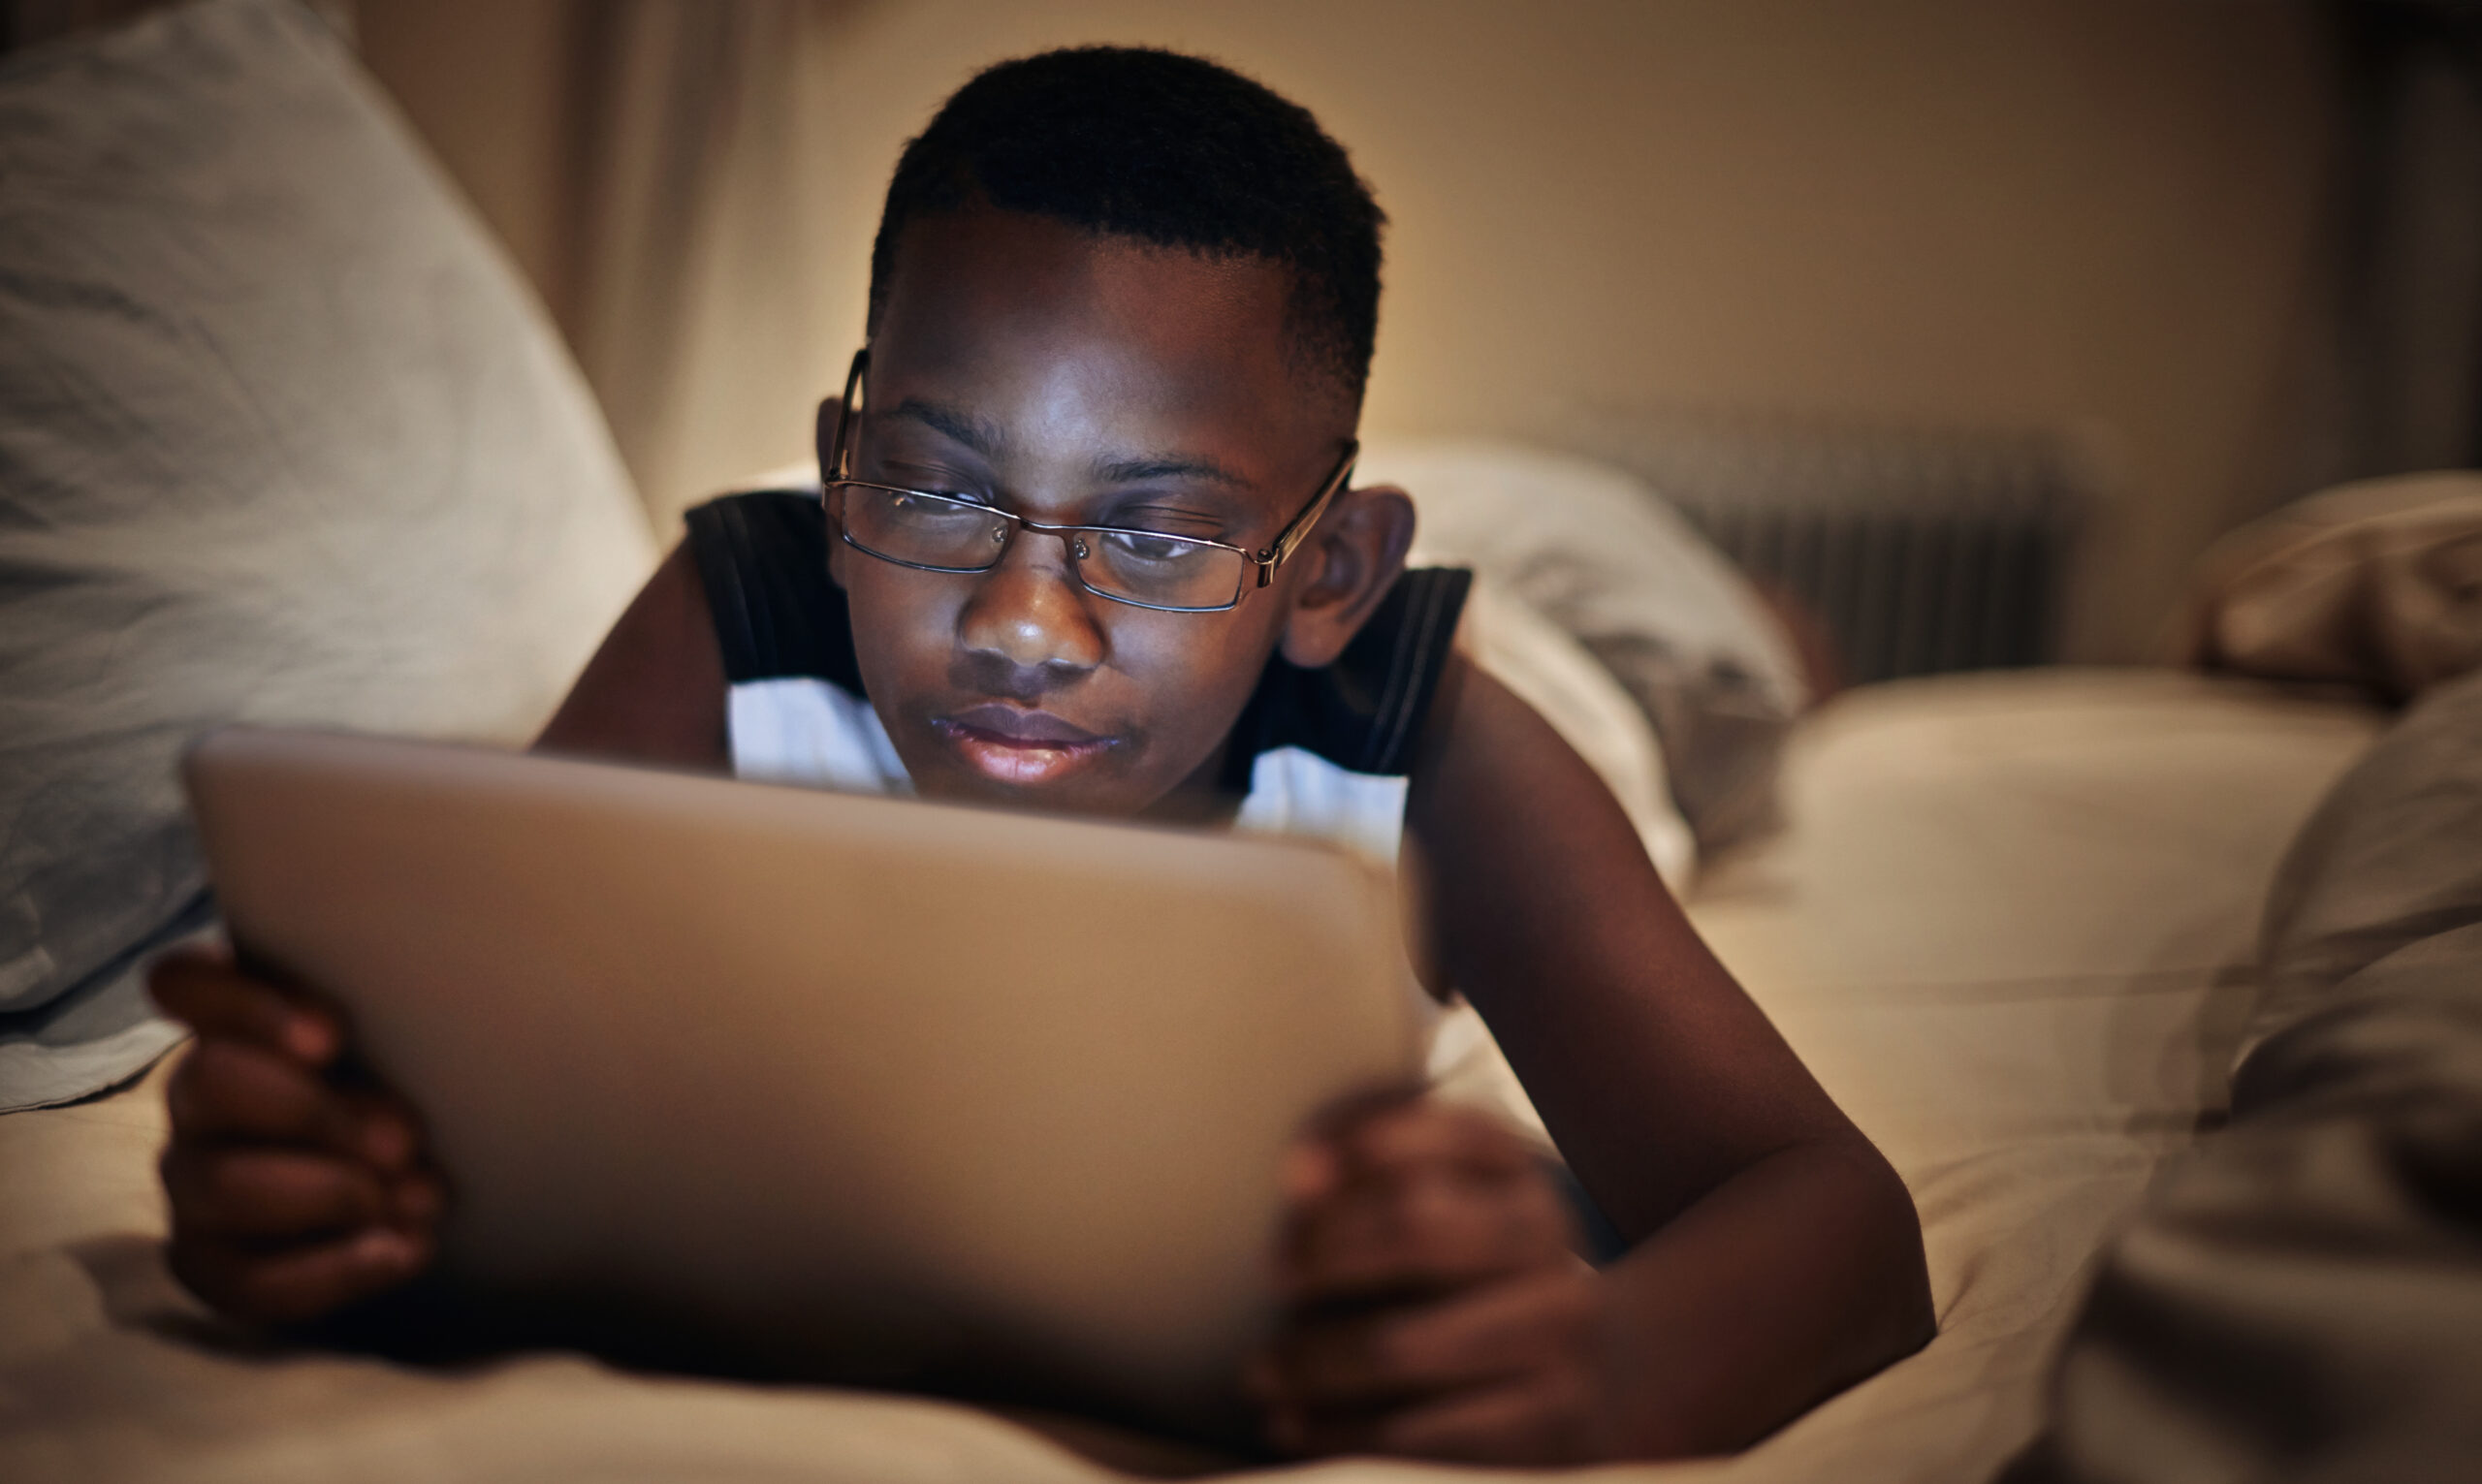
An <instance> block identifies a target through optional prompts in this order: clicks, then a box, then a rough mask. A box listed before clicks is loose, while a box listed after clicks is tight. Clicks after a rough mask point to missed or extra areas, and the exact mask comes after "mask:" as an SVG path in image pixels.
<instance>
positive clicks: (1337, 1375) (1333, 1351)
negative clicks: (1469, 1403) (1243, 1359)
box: [1269, 1270, 1596, 1411]
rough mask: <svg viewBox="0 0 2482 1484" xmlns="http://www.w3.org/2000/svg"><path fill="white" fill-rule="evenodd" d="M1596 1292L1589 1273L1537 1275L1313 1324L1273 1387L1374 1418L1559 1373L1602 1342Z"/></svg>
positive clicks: (1315, 1406) (1285, 1346)
mask: <svg viewBox="0 0 2482 1484" xmlns="http://www.w3.org/2000/svg"><path fill="white" fill-rule="evenodd" d="M1592 1285H1593V1279H1591V1278H1590V1277H1588V1276H1587V1275H1586V1274H1585V1273H1584V1272H1583V1271H1582V1270H1579V1271H1576V1272H1573V1273H1553V1274H1544V1275H1535V1276H1529V1277H1525V1278H1519V1279H1510V1280H1508V1281H1505V1282H1501V1283H1495V1284H1489V1285H1486V1286H1482V1287H1478V1288H1474V1289H1470V1290H1467V1291H1466V1292H1464V1293H1460V1294H1457V1295H1455V1296H1453V1297H1451V1298H1448V1299H1444V1300H1441V1301H1440V1302H1438V1303H1434V1304H1426V1305H1417V1306H1411V1307H1407V1308H1403V1309H1395V1310H1382V1311H1380V1312H1376V1313H1370V1314H1363V1315H1358V1316H1352V1317H1346V1318H1338V1319H1331V1320H1325V1321H1321V1322H1316V1323H1312V1324H1309V1325H1305V1326H1303V1327H1301V1328H1300V1329H1298V1330H1295V1331H1294V1332H1293V1333H1291V1334H1289V1335H1288V1336H1287V1337H1286V1338H1285V1339H1284V1340H1283V1341H1282V1342H1280V1343H1279V1345H1278V1346H1277V1349H1276V1352H1275V1355H1274V1360H1273V1366H1272V1368H1271V1373H1270V1375H1269V1380H1270V1382H1271V1383H1272V1387H1273V1390H1274V1391H1275V1392H1276V1393H1277V1394H1279V1395H1281V1396H1282V1397H1283V1398H1284V1399H1285V1400H1287V1401H1289V1402H1290V1403H1292V1404H1294V1405H1298V1406H1301V1407H1304V1408H1306V1409H1309V1410H1312V1411H1331V1410H1336V1409H1340V1408H1341V1409H1354V1410H1368V1409H1369V1408H1370V1407H1372V1406H1373V1405H1379V1404H1383V1403H1390V1402H1404V1401H1409V1400H1412V1399H1415V1398H1418V1397H1424V1396H1432V1395H1437V1394H1439V1393H1443V1392H1448V1391H1456V1390H1466V1389H1471V1388H1473V1387H1476V1386H1480V1385H1483V1384H1486V1383H1493V1382H1499V1381H1504V1380H1507V1379H1509V1378H1510V1377H1511V1376H1517V1375H1522V1374H1525V1373H1530V1372H1534V1371H1542V1370H1548V1369H1556V1368H1558V1367H1560V1366H1562V1365H1563V1364H1565V1363H1568V1362H1571V1361H1574V1360H1576V1359H1577V1358H1579V1357H1580V1356H1582V1355H1583V1354H1584V1353H1585V1351H1586V1350H1587V1348H1588V1347H1589V1346H1590V1345H1591V1344H1592V1342H1593V1340H1594V1324H1595V1317H1596V1310H1595V1293H1594V1290H1593V1286H1592Z"/></svg>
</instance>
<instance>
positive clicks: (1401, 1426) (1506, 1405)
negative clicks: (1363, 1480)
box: [1357, 1373, 1604, 1467]
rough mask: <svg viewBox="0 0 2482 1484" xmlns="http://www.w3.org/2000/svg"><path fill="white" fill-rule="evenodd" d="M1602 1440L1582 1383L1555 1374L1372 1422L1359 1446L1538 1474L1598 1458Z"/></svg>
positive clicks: (1594, 1408) (1412, 1408)
mask: <svg viewBox="0 0 2482 1484" xmlns="http://www.w3.org/2000/svg"><path fill="white" fill-rule="evenodd" d="M1602 1432H1603V1428H1602V1418H1601V1414H1600V1412H1599V1410H1598V1408H1597V1405H1596V1398H1595V1395H1594V1392H1593V1390H1592V1388H1591V1386H1590V1385H1589V1384H1588V1383H1587V1382H1586V1379H1585V1378H1584V1377H1583V1376H1582V1375H1579V1374H1575V1373H1549V1374H1539V1375H1534V1376H1529V1377H1527V1378H1526V1379H1525V1380H1523V1381H1521V1382H1518V1383H1516V1384H1514V1385H1509V1386H1496V1387H1487V1388H1483V1389H1480V1390H1476V1391H1470V1392H1460V1393H1456V1394H1453V1395H1450V1396H1447V1397H1442V1398H1440V1399H1439V1400H1438V1401H1436V1402H1432V1403H1429V1404H1426V1405H1419V1406H1409V1407H1406V1408H1403V1409H1402V1410H1399V1411H1393V1412H1389V1413H1386V1414H1384V1415H1383V1416H1380V1417H1377V1418H1374V1419H1372V1420H1371V1422H1370V1423H1369V1424H1368V1425H1367V1428H1366V1432H1365V1437H1363V1438H1362V1439H1361V1441H1360V1442H1359V1443H1358V1444H1357V1446H1360V1447H1363V1448H1367V1449H1368V1450H1369V1451H1372V1452H1377V1453H1390V1454H1395V1455H1398V1456H1400V1457H1406V1458H1426V1459H1434V1460H1437V1461H1439V1462H1442V1463H1462V1464H1500V1465H1510V1466H1516V1465H1533V1466H1536V1467H1541V1466H1543V1465H1550V1464H1574V1463H1584V1462H1587V1461H1589V1460H1592V1459H1595V1458H1599V1457H1602V1456H1604V1449H1603V1447H1602V1445H1601V1443H1600V1440H1599V1439H1600V1437H1601V1435H1602Z"/></svg>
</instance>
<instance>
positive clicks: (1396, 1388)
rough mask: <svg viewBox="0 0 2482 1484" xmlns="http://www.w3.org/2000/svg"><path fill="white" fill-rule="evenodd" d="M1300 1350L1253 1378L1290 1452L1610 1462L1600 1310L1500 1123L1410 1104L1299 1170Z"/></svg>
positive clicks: (1341, 1139)
mask: <svg viewBox="0 0 2482 1484" xmlns="http://www.w3.org/2000/svg"><path fill="white" fill-rule="evenodd" d="M1287 1184H1288V1190H1287V1194H1288V1195H1289V1198H1290V1200H1291V1204H1292V1215H1291V1219H1290V1222H1289V1229H1288V1231H1287V1233H1286V1236H1285V1241H1284V1245H1283V1247H1282V1249H1281V1254H1280V1257H1279V1260H1278V1275H1279V1277H1278V1280H1279V1285H1280V1288H1281V1290H1282V1292H1283V1294H1284V1296H1285V1299H1286V1301H1287V1303H1288V1307H1289V1314H1288V1318H1287V1322H1286V1326H1285V1329H1284V1332H1283V1333H1282V1335H1281V1336H1279V1338H1278V1340H1277V1342H1276V1343H1275V1345H1274V1347H1273V1348H1272V1350H1271V1351H1270V1352H1269V1353H1268V1354H1267V1355H1266V1356H1265V1357H1263V1358H1262V1359H1261V1361H1260V1362H1259V1363H1258V1364H1257V1365H1256V1366H1254V1367H1253V1368H1252V1375H1251V1382H1252V1387H1253V1390H1254V1391H1256V1392H1257V1396H1258V1399H1259V1401H1260V1402H1261V1403H1262V1404H1263V1405H1264V1406H1265V1408H1266V1414H1267V1429H1268V1434H1269V1437H1271V1438H1272V1440H1273V1441H1274V1442H1275V1443H1276V1444H1277V1445H1278V1446H1279V1447H1282V1448H1285V1449H1287V1450H1289V1451H1292V1452H1296V1453H1339V1452H1375V1453H1397V1454H1411V1455H1415V1456H1419V1457H1425V1458H1437V1459H1452V1460H1464V1461H1471V1462H1481V1463H1499V1464H1550V1463H1568V1462H1577V1461H1581V1460H1586V1459H1592V1458H1600V1457H1605V1456H1607V1455H1608V1454H1609V1452H1610V1451H1611V1449H1610V1444H1609V1440H1608V1437H1607V1421H1606V1419H1607V1416H1608V1408H1607V1404H1606V1402H1605V1392H1606V1385H1605V1380H1604V1375H1605V1370H1606V1367H1605V1360H1604V1352H1603V1344H1602V1332H1603V1325H1602V1315H1601V1310H1602V1292H1601V1287H1600V1280H1599V1279H1597V1278H1596V1276H1595V1274H1594V1272H1593V1270H1592V1269H1590V1268H1588V1267H1587V1266H1586V1265H1585V1264H1584V1263H1583V1262H1582V1261H1580V1260H1579V1259H1578V1258H1577V1257H1576V1256H1575V1253H1574V1252H1573V1251H1572V1249H1571V1235H1572V1230H1571V1229H1572V1217H1571V1215H1570V1213H1569V1210H1568V1207H1567V1205H1566V1204H1565V1203H1564V1202H1563V1201H1562V1200H1561V1198H1560V1196H1559V1193H1558V1192H1557V1191H1555V1190H1554V1189H1553V1188H1552V1186H1551V1184H1550V1181H1549V1180H1548V1179H1547V1178H1546V1177H1545V1175H1544V1173H1543V1170H1542V1169H1541V1167H1540V1166H1539V1165H1538V1164H1537V1163H1536V1160H1535V1156H1534V1155H1533V1154H1532V1153H1531V1152H1529V1151H1528V1150H1527V1149H1526V1147H1525V1146H1524V1145H1523V1144H1521V1143H1519V1142H1518V1140H1517V1139H1516V1137H1515V1136H1514V1135H1513V1134H1511V1133H1510V1132H1509V1131H1508V1130H1507V1129H1506V1128H1504V1127H1502V1126H1501V1125H1500V1124H1498V1123H1497V1122H1495V1121H1492V1120H1490V1119H1488V1118H1486V1117H1484V1116H1482V1115H1480V1114H1479V1113H1474V1112H1470V1111H1466V1110H1462V1109H1456V1108H1450V1107H1448V1106H1445V1105H1442V1104H1439V1103H1434V1102H1429V1101H1413V1102H1400V1103H1392V1104H1388V1105H1385V1106H1383V1107H1379V1108H1377V1109H1373V1110H1368V1111H1364V1112H1362V1113H1360V1114H1359V1115H1357V1116H1355V1117H1354V1118H1352V1120H1350V1121H1347V1122H1346V1123H1345V1124H1344V1125H1343V1126H1341V1127H1339V1128H1336V1129H1333V1130H1329V1131H1326V1132H1323V1133H1321V1134H1319V1135H1317V1136H1314V1137H1313V1138H1310V1139H1308V1140H1305V1141H1304V1142H1303V1143H1302V1144H1301V1145H1299V1146H1297V1147H1296V1148H1295V1150H1294V1151H1293V1154H1292V1157H1291V1162H1290V1165H1289V1169H1288V1171H1287Z"/></svg>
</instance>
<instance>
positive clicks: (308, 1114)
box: [165, 1038, 421, 1170]
mask: <svg viewBox="0 0 2482 1484" xmlns="http://www.w3.org/2000/svg"><path fill="white" fill-rule="evenodd" d="M165 1106H166V1109H167V1110H168V1112H169V1113H170V1114H171V1116H172V1122H173V1132H174V1137H175V1139H177V1140H179V1141H181V1142H183V1143H207V1142H219V1141H228V1140H264V1141H267V1142H270V1143H277V1144H300V1145H311V1146H315V1147H317V1148H320V1149H327V1150H333V1151H334V1152H337V1153H339V1154H343V1155H346V1156H348V1157H350V1158H355V1159H361V1160H365V1161H367V1162H368V1163H370V1164H372V1165H375V1166H377V1167H378V1168H380V1169H381V1170H401V1169H405V1168H407V1167H409V1166H410V1165H411V1164H412V1162H413V1159H414V1155H415V1153H416V1152H417V1150H418V1147H419V1145H420V1143H421V1140H420V1137H419V1135H418V1134H417V1132H416V1130H415V1123H414V1117H413V1111H412V1110H411V1109H409V1108H407V1107H406V1106H405V1105H404V1103H403V1102H402V1100H400V1099H398V1098H397V1097H395V1096H393V1095H392V1094H389V1093H387V1092H383V1091H376V1090H370V1089H354V1090H350V1091H349V1090H346V1089H339V1088H336V1087H334V1086H333V1085H332V1084H330V1083H329V1082H327V1081H326V1080H325V1079H323V1078H321V1077H319V1076H318V1075H316V1074H315V1073H312V1072H310V1071H308V1070H305V1069H304V1068H303V1067H302V1064H301V1063H300V1062H297V1061H293V1060H291V1059H289V1058H284V1057H281V1056H278V1055H276V1054H275V1053H273V1052H270V1051H268V1050H266V1049H265V1048H263V1047H260V1046H257V1045H254V1044H251V1043H247V1042H240V1041H229V1040H224V1039H220V1038H217V1039H210V1040H205V1041H201V1042H200V1043H199V1044H198V1046H197V1047H196V1048H195V1049H194V1050H192V1051H191V1053H190V1054H189V1055H188V1056H187V1057H186V1058H182V1061H181V1064H180V1065H179V1066H178V1067H177V1068H175V1070H174V1072H173V1079H172V1083H171V1085H170V1086H169V1087H168V1088H167V1089H165Z"/></svg>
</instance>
